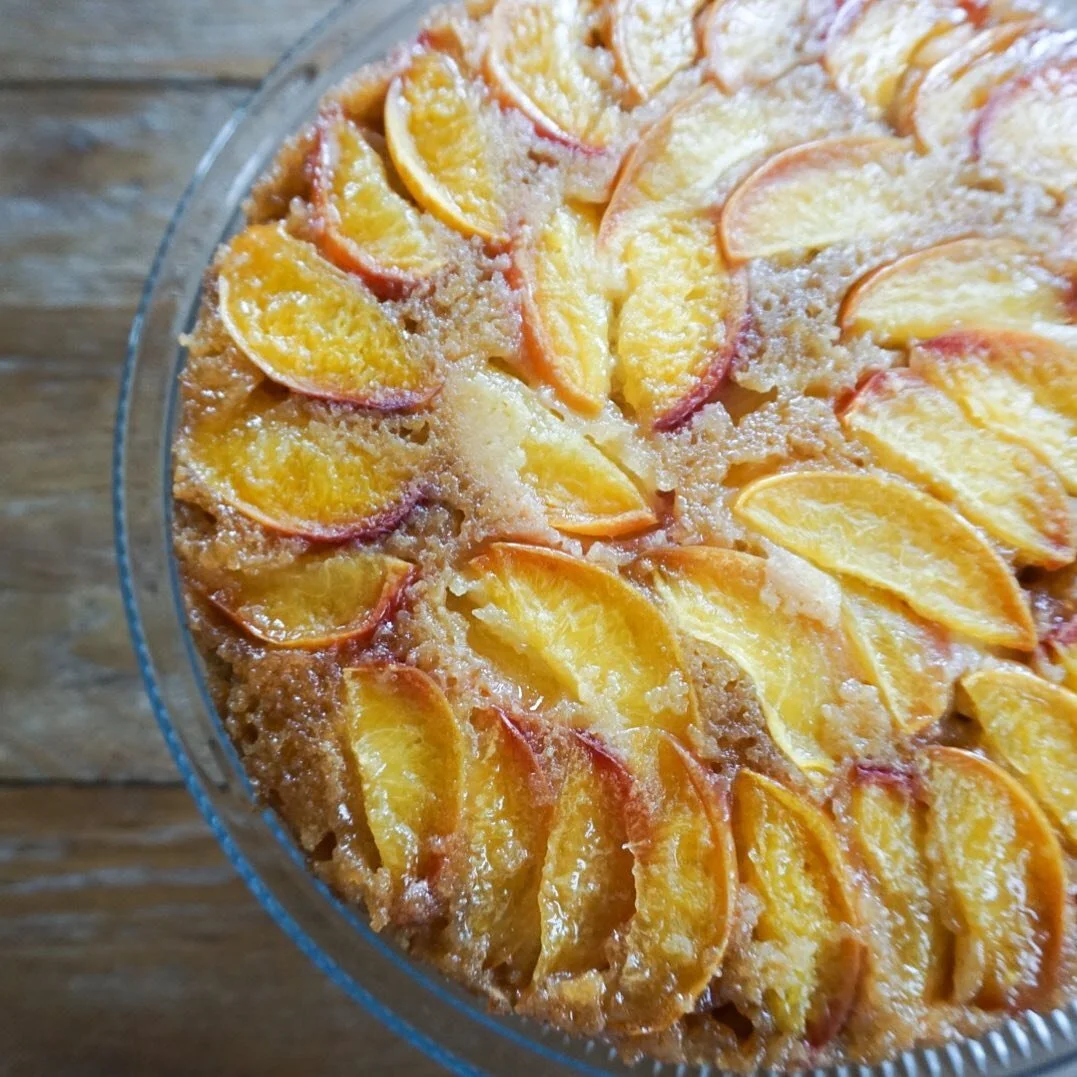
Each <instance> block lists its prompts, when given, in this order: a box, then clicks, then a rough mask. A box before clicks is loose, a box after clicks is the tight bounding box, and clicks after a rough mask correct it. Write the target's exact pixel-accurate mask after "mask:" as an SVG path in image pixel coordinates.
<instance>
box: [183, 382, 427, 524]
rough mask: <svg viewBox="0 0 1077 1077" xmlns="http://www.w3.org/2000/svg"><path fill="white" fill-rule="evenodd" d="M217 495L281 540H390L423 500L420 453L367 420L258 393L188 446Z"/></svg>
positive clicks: (210, 421) (195, 468) (193, 434)
mask: <svg viewBox="0 0 1077 1077" xmlns="http://www.w3.org/2000/svg"><path fill="white" fill-rule="evenodd" d="M182 447H183V454H184V456H185V462H186V464H187V465H188V467H189V468H190V469H191V472H192V473H193V475H194V476H195V478H196V479H197V480H198V481H199V482H200V483H201V484H202V485H203V486H205V487H206V488H207V489H208V490H209V491H210V492H211V493H212V494H213V495H214V496H216V497H218V498H220V500H222V501H224V502H226V503H227V504H229V505H231V506H233V508H236V509H238V510H239V511H240V512H242V513H243V514H244V515H246V516H249V517H250V518H251V519H253V520H257V521H258V522H259V523H261V524H265V526H266V527H270V528H273V529H274V530H275V531H283V532H285V533H286V534H290V535H303V536H304V537H306V538H312V539H322V540H329V541H335V540H339V539H347V538H360V537H364V536H369V535H375V534H378V533H380V532H382V531H388V530H389V529H390V528H392V527H395V526H396V524H397V523H398V522H399V521H400V520H402V519H403V518H404V516H406V515H407V513H408V512H409V511H410V510H411V508H412V507H413V506H414V504H415V502H416V501H417V500H418V497H419V493H420V485H419V473H420V468H421V460H422V457H423V452H422V449H421V447H420V446H418V445H413V444H411V443H410V442H407V441H405V440H404V439H403V438H401V437H399V436H398V435H397V434H395V433H394V432H393V431H392V430H390V429H388V428H386V427H385V426H384V425H383V424H381V423H378V422H376V421H374V420H372V419H371V418H370V417H368V416H364V415H348V414H339V413H338V412H336V411H335V410H332V409H330V408H327V407H325V405H318V404H313V403H307V402H304V401H302V400H300V399H297V398H295V397H291V398H288V399H285V400H279V399H278V398H277V397H276V395H275V394H272V393H270V392H268V391H267V390H265V389H262V388H259V389H255V390H254V392H252V393H251V394H250V396H249V397H248V398H247V400H246V401H245V403H244V405H243V406H242V408H240V409H239V410H238V411H229V412H227V413H223V414H222V413H207V414H205V415H204V416H202V417H201V418H200V419H199V421H198V422H197V423H195V424H194V425H193V426H192V427H191V429H189V430H188V431H187V432H186V435H185V437H184V438H183V439H182Z"/></svg>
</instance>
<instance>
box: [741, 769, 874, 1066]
mask: <svg viewBox="0 0 1077 1077" xmlns="http://www.w3.org/2000/svg"><path fill="white" fill-rule="evenodd" d="M733 840H734V843H735V844H736V848H737V862H738V864H739V867H740V878H741V883H742V885H744V886H746V887H749V888H750V889H751V890H752V891H753V893H754V895H755V897H756V899H757V900H758V901H759V902H760V906H761V907H760V911H759V918H758V919H757V920H756V923H755V928H754V930H753V941H754V942H755V943H756V944H758V945H759V946H760V947H762V948H765V950H766V952H767V954H768V958H767V960H766V962H765V964H761V966H760V968H761V972H762V975H763V999H764V1002H765V1003H766V1006H767V1008H768V1009H769V1011H770V1014H771V1016H772V1018H773V1020H774V1023H775V1024H776V1026H777V1028H778V1030H779V1031H780V1032H783V1033H785V1034H787V1035H790V1036H796V1037H806V1038H807V1039H808V1041H809V1042H810V1043H811V1044H813V1045H820V1044H822V1043H825V1042H826V1041H827V1040H828V1039H830V1038H831V1037H832V1036H834V1035H836V1034H837V1032H838V1031H840V1029H841V1026H842V1025H843V1024H844V1023H845V1020H846V1018H847V1017H848V1015H849V1010H850V1009H851V1007H852V1003H853V998H854V997H855V994H856V988H857V981H858V979H859V972H860V967H861V963H862V956H863V947H862V946H861V944H860V942H859V941H858V940H857V938H856V931H857V928H858V913H857V909H856V902H855V898H854V896H853V891H852V887H851V884H850V882H849V878H848V872H847V869H846V866H845V863H844V861H843V859H842V855H841V849H840V847H839V844H838V839H837V835H836V834H835V832H834V825H833V823H832V822H831V821H830V819H828V818H827V817H826V816H825V815H824V814H823V813H822V812H821V811H820V810H819V809H818V808H817V807H815V806H814V805H813V804H810V803H809V802H808V801H807V800H805V799H804V798H802V797H800V796H798V795H797V794H796V793H794V792H792V790H790V789H787V788H786V787H785V786H784V785H780V784H779V783H778V782H776V781H773V780H772V779H770V778H765V777H764V776H763V775H762V774H756V773H755V772H754V771H751V770H742V771H740V772H739V773H738V774H737V777H736V780H735V781H734V782H733Z"/></svg>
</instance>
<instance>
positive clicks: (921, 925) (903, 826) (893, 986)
mask: <svg viewBox="0 0 1077 1077" xmlns="http://www.w3.org/2000/svg"><path fill="white" fill-rule="evenodd" d="M849 807H850V813H851V817H852V822H853V823H854V828H855V834H856V841H857V845H858V847H859V850H860V853H861V855H862V856H863V857H864V862H865V864H866V866H867V868H868V870H869V871H870V872H871V874H872V876H873V877H874V879H875V880H876V882H877V884H878V887H879V897H880V899H881V900H882V902H883V905H884V907H885V913H884V917H883V921H882V924H881V925H880V926H881V927H882V930H883V932H884V934H885V937H886V951H885V952H886V956H887V960H886V961H885V963H879V964H877V966H876V968H877V974H879V975H881V976H882V977H883V979H884V980H885V982H886V985H887V988H888V989H889V990H890V991H892V992H894V993H896V994H898V995H899V996H901V997H904V998H908V999H915V1000H918V1001H921V1002H937V1001H939V1000H941V998H942V996H943V993H944V991H945V990H946V987H947V980H948V977H949V967H948V962H949V956H950V939H949V936H948V933H947V932H946V930H945V928H944V927H943V925H942V924H941V922H940V921H939V918H938V917H937V916H936V914H935V910H934V908H933V905H932V898H931V874H930V871H929V865H928V862H927V857H926V853H925V848H924V847H925V841H926V826H927V820H926V814H927V813H926V811H925V809H924V807H923V806H922V805H920V804H918V803H917V802H916V800H915V799H914V798H913V796H912V795H911V793H910V792H909V791H908V790H907V789H905V788H903V787H901V785H900V784H898V785H893V784H887V783H886V782H880V781H876V780H871V779H866V780H861V781H860V782H858V784H857V785H856V786H855V787H854V788H853V791H852V794H851V795H850V801H849Z"/></svg>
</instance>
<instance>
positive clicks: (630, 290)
mask: <svg viewBox="0 0 1077 1077" xmlns="http://www.w3.org/2000/svg"><path fill="white" fill-rule="evenodd" d="M624 264H625V272H626V276H627V285H626V291H625V295H624V297H623V299H622V302H621V309H620V316H619V318H618V322H617V333H616V340H615V343H614V350H615V352H616V356H617V364H618V368H617V369H618V375H619V379H620V383H621V389H622V392H623V394H624V398H625V401H626V402H627V403H628V405H629V407H630V408H631V409H632V410H633V412H634V413H635V415H636V417H637V418H638V419H639V420H640V421H641V422H642V423H644V424H645V425H647V426H649V427H651V428H652V429H656V430H668V429H670V428H672V427H675V426H677V425H678V424H679V423H681V422H683V421H684V420H685V419H687V418H688V417H689V416H690V415H691V414H692V413H693V412H695V411H697V410H698V409H699V408H700V407H701V406H702V405H703V404H704V403H706V401H707V400H708V399H710V397H711V396H712V395H713V394H714V393H715V391H716V390H717V389H718V387H719V386H720V385H721V383H722V380H723V378H724V377H725V375H726V372H727V371H728V369H729V365H730V363H731V362H732V360H733V356H734V355H735V353H736V349H737V345H738V343H739V342H740V337H741V333H742V331H743V328H744V323H745V318H746V316H747V310H748V285H747V279H746V278H745V276H744V275H743V274H742V273H740V272H737V271H731V270H730V269H729V268H728V267H727V266H726V264H725V261H724V259H723V258H722V255H721V252H720V250H719V249H718V236H717V229H716V227H715V222H714V220H713V218H712V217H710V216H708V215H705V214H692V215H686V216H676V217H672V216H671V217H669V218H666V219H664V220H661V221H656V222H655V223H654V224H653V226H652V227H648V228H641V229H639V230H637V231H635V232H634V233H633V234H632V236H631V238H630V239H629V240H628V242H627V243H626V245H625V250H624Z"/></svg>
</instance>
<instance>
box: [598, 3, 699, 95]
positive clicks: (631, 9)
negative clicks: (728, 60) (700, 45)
mask: <svg viewBox="0 0 1077 1077" xmlns="http://www.w3.org/2000/svg"><path fill="white" fill-rule="evenodd" d="M703 3H704V0H616V3H615V4H614V7H613V14H612V18H613V51H614V55H615V56H616V58H617V65H618V67H619V69H620V72H621V75H622V77H623V78H624V80H625V81H626V82H627V83H628V84H629V86H631V87H632V89H633V91H634V93H635V96H636V98H637V100H640V101H646V100H647V99H648V98H649V97H652V96H653V95H654V94H656V93H657V92H658V91H659V90H660V89H662V87H663V86H665V84H666V83H667V82H669V80H670V79H671V78H672V77H673V76H674V75H675V74H676V73H677V72H678V71H680V70H681V69H682V68H685V67H688V66H689V65H690V64H691V63H692V61H693V60H695V58H696V51H697V43H696V35H695V30H694V27H693V25H692V18H693V16H694V15H695V13H696V11H697V10H698V9H699V8H700V7H702V5H703Z"/></svg>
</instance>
